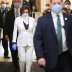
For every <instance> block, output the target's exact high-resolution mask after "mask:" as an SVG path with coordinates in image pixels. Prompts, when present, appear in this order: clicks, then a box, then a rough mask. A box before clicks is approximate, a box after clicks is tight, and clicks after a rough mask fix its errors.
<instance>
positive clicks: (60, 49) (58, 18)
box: [57, 15, 63, 54]
mask: <svg viewBox="0 0 72 72" xmlns="http://www.w3.org/2000/svg"><path fill="white" fill-rule="evenodd" d="M61 28H62V27H61V21H60V16H59V15H57V39H58V51H59V54H61V53H62V49H63V45H62V30H61Z"/></svg>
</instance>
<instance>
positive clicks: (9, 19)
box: [5, 0, 20, 70]
mask: <svg viewBox="0 0 72 72" xmlns="http://www.w3.org/2000/svg"><path fill="white" fill-rule="evenodd" d="M19 7H20V0H13V3H12V6H11V10H10V11H8V13H7V14H6V26H5V38H6V39H7V40H9V43H10V50H11V55H12V62H13V64H14V65H15V67H16V70H17V69H18V68H19V65H18V51H17V50H13V49H12V36H13V29H14V20H15V18H16V17H17V15H20V12H19V14H17V13H18V12H17V13H16V10H17V11H18V9H19Z"/></svg>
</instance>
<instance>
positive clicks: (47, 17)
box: [39, 13, 51, 21]
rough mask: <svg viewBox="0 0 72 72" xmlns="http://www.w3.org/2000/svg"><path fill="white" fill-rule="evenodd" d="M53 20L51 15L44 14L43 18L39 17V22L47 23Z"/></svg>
mask: <svg viewBox="0 0 72 72" xmlns="http://www.w3.org/2000/svg"><path fill="white" fill-rule="evenodd" d="M49 18H51V13H48V14H44V15H43V16H41V17H39V20H42V21H45V20H48V19H49Z"/></svg>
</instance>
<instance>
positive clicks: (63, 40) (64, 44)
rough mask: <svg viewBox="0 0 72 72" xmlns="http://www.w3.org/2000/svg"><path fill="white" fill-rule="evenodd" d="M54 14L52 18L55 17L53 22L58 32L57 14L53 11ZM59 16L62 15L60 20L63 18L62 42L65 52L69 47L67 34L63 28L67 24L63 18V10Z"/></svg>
mask: <svg viewBox="0 0 72 72" xmlns="http://www.w3.org/2000/svg"><path fill="white" fill-rule="evenodd" d="M51 14H52V18H53V22H54V27H55V31H56V33H57V14H55V13H54V12H51ZM59 16H60V20H61V27H62V28H61V30H62V43H63V52H64V51H67V50H68V48H67V46H66V36H65V30H64V28H63V26H64V25H65V23H64V18H63V14H62V12H61V13H59Z"/></svg>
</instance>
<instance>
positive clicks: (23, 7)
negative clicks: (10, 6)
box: [20, 5, 30, 15]
mask: <svg viewBox="0 0 72 72" xmlns="http://www.w3.org/2000/svg"><path fill="white" fill-rule="evenodd" d="M26 9H27V10H28V12H29V13H30V8H29V7H28V6H26V5H24V6H22V8H21V9H20V14H21V15H22V14H23V11H24V10H26Z"/></svg>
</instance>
